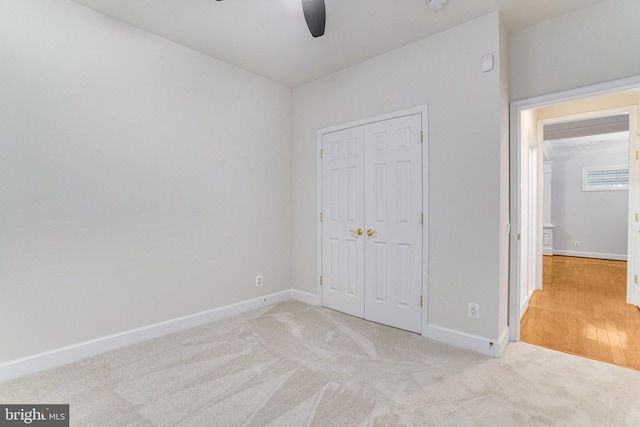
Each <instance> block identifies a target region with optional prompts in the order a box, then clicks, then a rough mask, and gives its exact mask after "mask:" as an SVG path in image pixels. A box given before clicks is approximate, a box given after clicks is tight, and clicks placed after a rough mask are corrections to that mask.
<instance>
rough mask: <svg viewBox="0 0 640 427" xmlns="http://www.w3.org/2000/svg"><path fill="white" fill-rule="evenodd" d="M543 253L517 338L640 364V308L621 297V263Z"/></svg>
mask: <svg viewBox="0 0 640 427" xmlns="http://www.w3.org/2000/svg"><path fill="white" fill-rule="evenodd" d="M543 258H544V263H543V290H542V291H535V292H534V293H533V295H532V296H531V300H530V301H529V308H528V310H527V312H526V313H525V315H524V316H523V317H522V321H521V324H520V326H521V329H520V339H521V340H522V341H524V342H527V343H529V344H534V345H537V346H540V347H546V348H550V349H553V350H558V351H562V352H565V353H571V354H576V355H579V356H584V357H588V358H590V359H596V360H600V361H603V362H608V363H612V364H615V365H620V366H624V367H627V368H631V369H635V370H640V310H638V308H637V307H636V306H634V305H629V304H627V303H626V302H625V299H626V274H627V263H626V262H625V261H609V260H601V259H589V258H574V257H564V256H552V257H551V256H545V257H543Z"/></svg>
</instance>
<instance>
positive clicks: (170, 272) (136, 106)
mask: <svg viewBox="0 0 640 427" xmlns="http://www.w3.org/2000/svg"><path fill="white" fill-rule="evenodd" d="M291 121H292V116H291V90H290V89H287V88H284V87H282V86H280V85H277V84H275V83H272V82H269V81H267V80H265V79H263V78H259V77H257V76H254V75H252V74H249V73H247V72H244V71H241V70H239V69H236V68H233V67H231V66H229V65H226V64H224V63H221V62H219V61H216V60H213V59H211V58H209V57H206V56H204V55H201V54H199V53H196V52H194V51H191V50H188V49H186V48H183V47H181V46H179V45H177V44H174V43H171V42H168V41H166V40H163V39H160V38H158V37H155V36H153V35H150V34H148V33H145V32H143V31H140V30H137V29H135V28H133V27H130V26H128V25H125V24H122V23H120V22H118V21H115V20H113V19H111V18H108V17H105V16H103V15H101V14H98V13H96V12H94V11H91V10H89V9H86V8H84V7H82V6H79V5H77V4H75V3H71V2H68V1H65V0H57V1H46V0H5V1H2V2H0V150H1V151H0V200H1V201H2V203H1V205H2V209H1V211H0V325H1V326H0V329H1V331H2V345H0V362H3V361H7V360H12V359H15V358H19V357H22V356H26V355H31V354H35V353H39V352H42V351H46V350H51V349H55V348H58V347H61V346H65V345H69V344H74V343H78V342H82V341H84V340H89V339H93V338H97V337H101V336H104V335H107V334H111V333H116V332H120V331H126V330H130V329H132V328H136V327H140V326H145V325H149V324H152V323H155V322H159V321H164V320H168V319H172V318H175V317H178V316H182V315H187V314H192V313H195V312H199V311H202V310H206V309H211V308H215V307H220V306H224V305H227V304H231V303H235V302H239V301H244V300H247V299H250V298H255V297H258V296H262V295H266V294H270V293H274V292H278V291H282V290H285V289H290V288H291V281H290V272H291V264H290V260H291V249H290V248H291V225H290V223H291V174H290V169H291V166H290V165H291ZM257 274H262V275H263V276H264V286H262V287H261V288H256V287H255V276H256V275H257Z"/></svg>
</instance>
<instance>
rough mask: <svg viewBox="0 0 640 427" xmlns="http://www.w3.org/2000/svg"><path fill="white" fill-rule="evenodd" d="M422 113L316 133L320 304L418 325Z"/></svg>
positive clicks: (416, 328) (415, 327) (404, 326)
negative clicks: (319, 172) (318, 139)
mask: <svg viewBox="0 0 640 427" xmlns="http://www.w3.org/2000/svg"><path fill="white" fill-rule="evenodd" d="M421 131H422V118H421V115H420V114H414V115H410V116H405V117H400V118H395V119H389V120H383V121H380V122H375V123H371V124H367V125H362V126H358V127H352V128H348V129H344V130H340V131H337V132H332V133H329V134H325V135H323V137H322V149H323V160H322V164H323V168H322V180H323V182H322V204H323V223H322V271H323V273H322V274H323V287H322V305H323V306H325V307H328V308H331V309H335V310H338V311H342V312H344V313H348V314H351V315H354V316H358V317H363V318H365V319H367V320H372V321H374V322H379V323H383V324H386V325H390V326H394V327H397V328H401V329H406V330H409V331H413V332H421V330H422V310H421V300H422V296H421V295H422V226H423V225H422V143H421Z"/></svg>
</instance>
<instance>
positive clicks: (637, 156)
mask: <svg viewBox="0 0 640 427" xmlns="http://www.w3.org/2000/svg"><path fill="white" fill-rule="evenodd" d="M636 160H640V159H638V150H636Z"/></svg>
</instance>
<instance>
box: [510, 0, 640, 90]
mask: <svg viewBox="0 0 640 427" xmlns="http://www.w3.org/2000/svg"><path fill="white" fill-rule="evenodd" d="M639 16H640V2H639V1H637V0H609V1H605V2H602V3H598V4H596V5H594V6H590V7H587V8H584V9H582V10H579V11H577V12H574V13H571V14H568V15H564V16H561V17H558V18H555V19H551V20H549V21H546V22H543V23H541V24H538V25H534V26H531V27H528V28H525V29H522V30H519V31H515V32H513V33H511V34H510V36H509V56H510V66H511V72H510V96H511V99H512V100H516V99H524V98H529V97H533V96H538V95H544V94H549V93H554V92H559V91H563V90H567V89H573V88H576V87H581V86H587V85H591V84H596V83H602V82H607V81H611V80H616V79H621V78H624V77H631V76H635V75H640V25H638V17H639Z"/></svg>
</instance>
